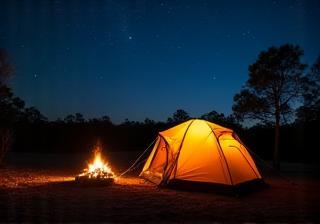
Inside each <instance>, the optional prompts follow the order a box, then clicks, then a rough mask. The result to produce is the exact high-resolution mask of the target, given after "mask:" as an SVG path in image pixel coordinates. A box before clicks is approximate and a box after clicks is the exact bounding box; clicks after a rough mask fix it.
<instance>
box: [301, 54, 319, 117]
mask: <svg viewBox="0 0 320 224" xmlns="http://www.w3.org/2000/svg"><path fill="white" fill-rule="evenodd" d="M304 84H305V85H304V93H303V97H304V105H303V106H301V107H300V108H299V109H298V111H297V120H298V121H299V122H310V121H315V120H318V121H319V120H320V56H319V57H318V58H317V60H316V62H315V63H314V64H313V66H312V67H311V69H310V72H309V73H308V75H307V76H306V77H305V82H304Z"/></svg>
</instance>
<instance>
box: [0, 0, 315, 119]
mask: <svg viewBox="0 0 320 224" xmlns="http://www.w3.org/2000/svg"><path fill="white" fill-rule="evenodd" d="M0 10H1V11H0V47H1V48H5V49H6V50H7V51H8V53H9V54H10V55H11V59H12V62H13V63H14V65H15V67H16V74H15V76H14V77H13V79H12V80H11V86H12V88H13V89H14V92H15V94H16V95H17V96H19V97H21V98H22V99H23V100H25V101H26V104H27V106H35V107H36V108H38V109H39V110H40V111H41V112H42V113H43V114H44V115H45V116H47V117H48V118H49V119H50V120H54V119H56V118H58V117H60V118H64V117H65V116H66V115H67V114H70V113H75V112H80V113H82V114H83V115H84V116H85V117H86V118H92V117H101V116H103V115H108V116H110V117H111V119H112V121H114V122H116V123H119V122H121V121H123V120H124V119H125V118H129V119H130V120H140V121H143V120H144V119H145V118H146V117H148V118H150V119H154V120H166V118H167V117H168V116H170V115H171V114H172V113H173V112H174V111H175V110H176V109H179V108H182V109H185V110H186V111H188V112H189V113H190V115H191V116H199V115H201V114H203V113H207V112H209V111H211V110H217V111H218V112H223V113H225V114H230V113H231V107H232V102H233V100H232V99H233V96H234V94H235V93H236V92H238V91H239V90H240V88H241V86H242V85H243V84H244V82H245V81H246V80H247V77H248V72H247V69H248V65H249V64H251V63H253V62H254V61H255V59H256V58H257V55H258V53H259V52H260V51H261V50H265V49H267V48H268V47H270V46H272V45H275V46H279V45H281V44H285V43H293V44H299V45H300V46H301V47H302V48H303V49H304V50H305V57H304V58H303V60H304V61H305V62H307V63H309V64H312V63H313V62H314V61H315V59H316V57H317V56H318V55H319V54H320V28H319V27H320V25H319V24H320V1H318V0H315V1H312V0H309V1H298V0H296V1H276V0H274V1H271V0H270V1H213V0H212V1H211V0H208V1H205V0H194V1H187V0H185V1H174V0H170V1H151V0H131V1H120V0H119V1H118V0H112V1H111V0H110V1H102V0H99V1H98V0H96V1H94V0H91V1H80V0H79V1H76V0H68V1H67V0H65V1H59V0H55V1H54V0H51V1H45V0H42V1H31V0H30V1H27V0H21V1H18V0H17V1H15V0H7V1H4V0H1V1H0Z"/></svg>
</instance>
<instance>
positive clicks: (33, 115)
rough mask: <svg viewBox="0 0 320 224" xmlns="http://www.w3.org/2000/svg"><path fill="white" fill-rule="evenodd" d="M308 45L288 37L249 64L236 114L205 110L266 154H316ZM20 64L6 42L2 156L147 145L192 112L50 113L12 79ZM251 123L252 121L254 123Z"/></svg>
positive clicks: (0, 83) (0, 59) (316, 109)
mask: <svg viewBox="0 0 320 224" xmlns="http://www.w3.org/2000/svg"><path fill="white" fill-rule="evenodd" d="M302 56H303V50H302V49H301V48H300V47H299V46H296V45H290V44H285V45H282V46H280V47H270V48H269V49H267V50H266V51H262V52H261V53H260V54H259V55H258V58H257V60H256V62H254V63H253V64H251V65H249V68H248V73H249V76H248V80H247V82H246V83H245V85H244V86H243V88H242V89H241V90H240V92H239V93H237V94H236V95H235V96H234V100H233V107H232V110H233V114H231V115H229V116H225V115H224V114H222V113H219V112H217V111H211V112H209V113H206V114H204V115H202V116H200V117H199V118H201V119H205V120H208V121H211V122H214V123H217V124H220V125H222V126H225V127H229V128H231V129H233V130H235V131H236V132H237V133H238V135H239V136H240V137H241V138H242V139H243V141H244V142H245V143H246V144H247V146H249V148H251V149H252V151H255V152H256V153H257V154H258V155H260V156H261V157H262V158H263V159H273V161H274V166H275V167H277V166H278V165H279V161H280V160H279V158H280V159H281V160H287V161H301V162H306V161H316V160H317V156H316V154H317V150H318V148H319V145H318V143H317V141H316V140H317V137H318V133H319V132H318V130H317V127H319V124H320V57H319V58H318V59H317V60H316V61H315V63H313V65H312V66H308V65H307V64H304V63H302V62H301V57H302ZM13 73H14V68H13V66H12V64H11V63H10V60H9V57H8V55H7V53H6V52H5V51H4V50H0V163H1V160H2V159H3V156H4V155H5V154H6V152H7V151H8V150H9V149H12V150H14V151H17V152H31V151H32V152H42V153H45V152H87V151H88V150H90V149H91V148H92V146H93V145H94V144H95V142H96V141H97V140H98V139H99V140H100V141H101V142H102V143H103V145H104V146H105V148H107V149H108V150H143V149H144V148H146V146H147V145H148V144H149V143H150V142H151V141H152V140H153V139H154V138H155V137H156V136H157V133H158V132H159V131H162V130H165V129H167V128H170V127H172V126H174V125H176V124H179V123H181V122H183V121H186V120H188V119H190V116H189V114H188V113H187V112H186V111H184V110H182V109H179V110H177V111H176V112H175V113H174V114H173V115H172V116H171V117H169V118H168V119H167V121H166V122H158V121H153V120H150V119H146V120H145V121H144V122H136V121H130V120H125V121H124V122H123V123H121V124H119V125H115V124H113V123H112V121H111V119H110V118H109V117H108V116H103V117H101V118H96V119H90V120H87V119H85V118H84V117H83V115H82V114H80V113H76V114H71V115H68V116H66V117H65V118H64V119H58V120H56V121H48V119H47V118H46V117H45V116H44V115H42V114H41V112H40V111H39V110H37V109H36V108H34V107H25V103H24V101H23V100H22V99H20V98H19V97H16V96H14V94H13V92H12V90H11V89H10V88H9V87H8V85H7V81H8V79H9V78H10V76H11V75H12V74H13ZM248 124H251V127H250V128H248V126H249V125H248Z"/></svg>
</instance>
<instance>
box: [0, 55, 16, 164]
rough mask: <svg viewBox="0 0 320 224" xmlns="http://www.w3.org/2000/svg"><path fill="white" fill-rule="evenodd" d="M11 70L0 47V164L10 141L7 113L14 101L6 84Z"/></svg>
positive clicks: (9, 111) (11, 72) (10, 133)
mask: <svg viewBox="0 0 320 224" xmlns="http://www.w3.org/2000/svg"><path fill="white" fill-rule="evenodd" d="M13 72H14V69H13V65H12V64H11V63H10V61H9V57H8V54H7V53H6V51H5V50H4V49H0V164H1V163H2V160H3V158H4V156H5V154H6V153H7V152H8V150H9V149H10V146H11V142H12V131H11V130H10V125H9V122H8V121H9V120H8V114H10V115H11V114H12V113H11V112H12V110H11V109H12V108H11V107H10V106H11V105H12V103H14V102H15V101H12V96H13V94H12V92H11V89H10V88H9V87H8V86H7V85H6V84H7V80H8V79H9V78H10V77H11V76H12V75H13Z"/></svg>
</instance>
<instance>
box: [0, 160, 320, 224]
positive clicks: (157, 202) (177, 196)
mask: <svg viewBox="0 0 320 224" xmlns="http://www.w3.org/2000/svg"><path fill="white" fill-rule="evenodd" d="M298 173H299V172H293V171H292V169H291V173H290V181H289V180H287V179H284V178H282V177H279V176H277V177H276V176H272V177H267V178H266V181H267V182H268V183H269V184H270V188H267V189H264V190H262V191H259V192H253V193H251V194H249V195H245V196H241V197H234V196H226V195H221V194H217V193H213V192H211V193H202V192H187V191H179V190H172V189H163V188H158V187H156V186H154V185H152V184H149V183H147V182H145V181H143V180H141V179H139V178H136V177H123V178H120V179H119V180H117V181H116V183H115V184H113V185H111V186H103V187H88V186H86V187H85V186H79V185H77V184H76V183H75V182H74V181H73V177H74V175H75V174H76V173H75V170H73V169H68V168H65V167H63V168H60V169H57V168H52V167H46V168H40V167H36V168H35V167H31V168H30V167H25V168H24V167H21V166H10V165H8V166H7V168H2V169H0V218H1V221H0V222H12V221H13V222H21V221H37V222H44V221H50V222H77V221H84V222H90V221H103V222H201V223H202V222H213V221H216V222H320V218H319V217H318V216H319V215H318V214H319V212H320V203H319V201H320V194H319V189H320V179H318V178H316V177H314V176H308V175H305V174H304V173H303V174H302V175H294V174H298Z"/></svg>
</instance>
